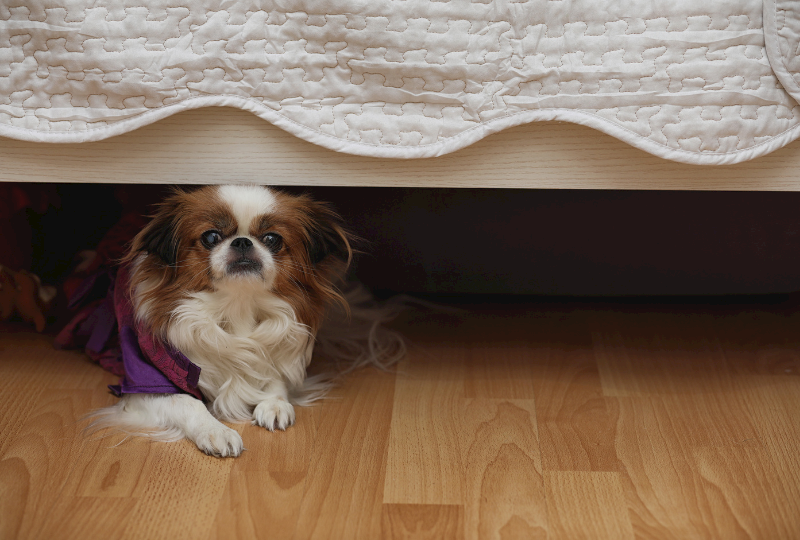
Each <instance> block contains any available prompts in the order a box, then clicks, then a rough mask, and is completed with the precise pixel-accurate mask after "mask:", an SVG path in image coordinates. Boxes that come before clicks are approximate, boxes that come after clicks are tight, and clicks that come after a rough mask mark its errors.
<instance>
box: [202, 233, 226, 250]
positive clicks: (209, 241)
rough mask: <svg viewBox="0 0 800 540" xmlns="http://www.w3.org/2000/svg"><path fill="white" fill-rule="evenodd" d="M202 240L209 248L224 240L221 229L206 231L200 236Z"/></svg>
mask: <svg viewBox="0 0 800 540" xmlns="http://www.w3.org/2000/svg"><path fill="white" fill-rule="evenodd" d="M200 241H201V242H202V243H203V245H204V246H205V247H206V248H207V249H211V248H213V247H214V246H216V245H217V244H219V243H220V242H222V235H221V234H220V233H219V231H206V232H204V233H203V235H202V236H201V237H200Z"/></svg>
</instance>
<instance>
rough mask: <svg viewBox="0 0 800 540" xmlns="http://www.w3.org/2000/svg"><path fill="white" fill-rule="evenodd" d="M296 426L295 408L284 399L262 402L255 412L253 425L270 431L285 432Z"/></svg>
mask: <svg viewBox="0 0 800 540" xmlns="http://www.w3.org/2000/svg"><path fill="white" fill-rule="evenodd" d="M292 424H294V407H293V406H292V404H291V403H289V402H288V401H286V400H285V399H283V398H273V399H268V400H266V401H262V402H261V403H259V404H258V405H256V408H255V410H254V411H253V425H255V426H261V427H265V428H267V429H268V430H270V431H275V430H276V429H280V430H285V429H286V428H287V427H289V426H291V425H292Z"/></svg>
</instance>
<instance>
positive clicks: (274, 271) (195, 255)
mask: <svg viewBox="0 0 800 540" xmlns="http://www.w3.org/2000/svg"><path fill="white" fill-rule="evenodd" d="M350 255H351V251H350V244H349V241H348V237H347V234H346V233H345V232H344V231H343V229H342V227H341V226H340V225H339V220H338V217H337V216H336V215H335V214H334V213H333V212H332V211H331V210H330V209H329V208H328V207H327V206H325V205H323V204H321V203H318V202H315V201H313V200H311V199H310V198H308V197H305V196H293V195H287V194H285V193H280V192H277V191H274V190H271V189H269V188H266V187H262V186H209V187H205V188H201V189H198V190H196V191H192V192H188V193H184V192H178V193H176V194H175V195H173V196H172V197H170V198H168V199H167V200H166V201H165V202H164V203H163V204H162V205H161V207H160V209H159V211H158V212H157V214H156V215H155V217H154V218H153V221H152V222H151V223H150V224H149V225H148V226H147V227H146V228H145V229H144V230H142V232H141V233H139V234H138V235H137V237H136V238H135V240H134V244H133V249H132V252H131V259H134V258H136V257H138V262H137V268H136V272H135V274H134V276H133V282H134V283H133V284H134V286H135V285H136V282H140V283H141V282H142V281H144V280H149V283H155V282H158V283H159V286H157V287H156V288H155V290H154V291H153V293H152V294H150V296H151V298H149V300H150V301H151V305H154V306H155V305H159V306H163V309H165V310H167V311H168V310H169V302H170V301H171V302H173V303H174V301H175V300H176V299H178V298H180V297H181V296H182V295H185V294H186V293H188V292H196V291H220V292H225V291H229V290H236V291H239V292H241V291H242V290H243V289H246V290H247V291H249V293H250V294H275V295H278V296H280V297H281V298H283V299H285V300H287V301H289V302H290V303H291V304H292V305H293V307H294V308H295V311H296V312H297V313H298V315H299V317H300V318H301V319H302V318H305V319H307V320H303V322H304V323H306V324H309V325H312V324H313V323H315V322H316V317H318V315H317V316H315V315H313V313H319V312H320V311H321V305H320V304H324V303H325V301H326V300H330V299H331V297H332V296H335V292H334V291H333V288H332V285H331V280H332V279H334V278H335V274H336V272H337V270H341V268H342V266H343V265H342V263H343V262H344V263H346V262H347V261H349V258H350ZM231 288H232V289H231ZM159 298H162V299H164V300H161V301H158V300H159ZM165 302H166V303H165ZM156 311H158V310H156ZM154 315H155V318H156V319H157V318H158V317H157V315H158V313H155V314H154Z"/></svg>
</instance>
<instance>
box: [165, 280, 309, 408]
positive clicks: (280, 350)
mask: <svg viewBox="0 0 800 540" xmlns="http://www.w3.org/2000/svg"><path fill="white" fill-rule="evenodd" d="M255 292H256V291H253V290H251V289H250V288H249V287H235V288H233V287H231V288H228V289H226V290H217V291H213V292H198V293H193V294H192V295H190V296H189V297H188V298H186V299H185V300H182V301H181V302H180V304H179V305H178V307H177V308H176V309H175V310H174V311H173V313H172V319H171V322H170V325H169V329H168V332H167V339H168V340H169V341H170V343H172V344H173V345H174V346H175V347H177V348H178V349H179V350H180V351H181V352H183V353H184V354H185V355H186V356H187V357H188V358H189V359H190V360H191V361H192V362H194V363H195V364H196V365H197V366H198V367H199V368H200V370H201V372H200V381H199V386H200V389H201V390H202V392H203V394H204V395H205V397H206V398H207V399H208V400H209V401H210V402H211V407H212V409H213V410H214V411H215V412H216V413H218V414H219V416H220V417H222V418H225V419H229V420H234V421H241V420H246V419H247V418H249V417H250V416H251V414H252V409H253V407H254V406H255V405H257V404H258V403H261V402H262V401H264V399H265V397H266V396H270V395H273V394H274V387H275V385H276V384H281V383H282V384H285V385H286V386H287V387H289V388H294V387H300V386H301V385H302V384H303V380H304V379H305V369H306V366H307V365H308V362H309V360H310V358H311V351H312V349H313V342H314V336H312V335H311V333H310V330H309V328H308V327H307V326H305V325H304V324H302V323H300V322H299V321H298V320H297V318H296V316H295V314H294V312H293V310H292V308H291V306H290V305H289V304H288V303H286V302H285V301H283V300H281V299H279V298H277V297H275V296H273V295H264V294H263V292H262V293H261V294H254V293H255Z"/></svg>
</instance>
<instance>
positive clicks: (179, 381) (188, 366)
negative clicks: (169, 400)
mask: <svg viewBox="0 0 800 540" xmlns="http://www.w3.org/2000/svg"><path fill="white" fill-rule="evenodd" d="M114 289H115V290H114V308H115V312H116V316H117V324H118V325H119V329H120V347H121V349H122V362H123V364H124V365H125V377H124V379H123V380H122V382H121V383H120V385H119V392H121V393H180V392H186V393H188V394H192V395H193V396H194V397H196V398H198V399H202V398H203V396H202V394H201V393H200V390H199V389H198V388H197V383H198V379H199V378H200V368H199V367H197V366H196V365H195V364H193V363H192V362H191V361H190V360H189V359H188V358H186V356H185V355H184V354H183V353H181V352H180V351H179V350H177V349H175V348H174V347H171V346H169V345H168V344H166V343H164V342H163V341H161V340H159V339H156V338H155V336H153V334H152V333H151V332H150V329H149V328H147V327H145V326H144V325H141V324H137V323H136V320H135V317H134V313H133V304H132V302H131V299H130V294H129V290H130V276H129V271H128V268H127V267H126V266H123V267H122V268H120V269H119V272H117V279H116V283H115V287H114ZM150 368H154V369H150ZM168 388H172V390H167V389H168ZM126 389H129V390H126ZM112 391H116V390H115V389H112Z"/></svg>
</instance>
